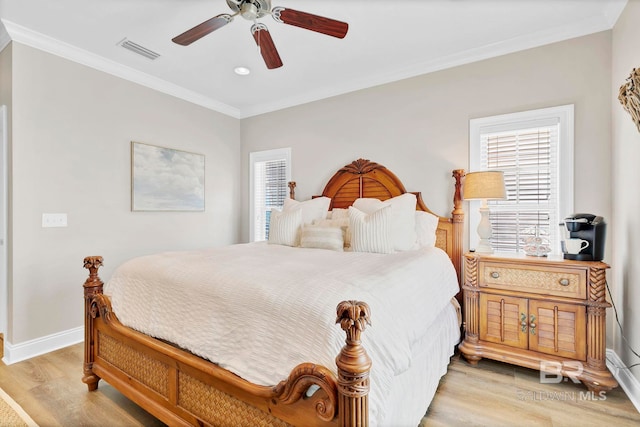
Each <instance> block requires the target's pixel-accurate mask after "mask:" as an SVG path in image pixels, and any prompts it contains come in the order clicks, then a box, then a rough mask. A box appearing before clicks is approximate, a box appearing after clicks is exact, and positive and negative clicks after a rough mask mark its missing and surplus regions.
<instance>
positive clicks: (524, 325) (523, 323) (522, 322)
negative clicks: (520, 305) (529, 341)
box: [520, 313, 529, 333]
mask: <svg viewBox="0 0 640 427" xmlns="http://www.w3.org/2000/svg"><path fill="white" fill-rule="evenodd" d="M520 326H521V330H522V332H525V333H526V332H527V326H529V325H528V324H527V315H526V314H524V313H520Z"/></svg>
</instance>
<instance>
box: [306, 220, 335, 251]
mask: <svg viewBox="0 0 640 427" xmlns="http://www.w3.org/2000/svg"><path fill="white" fill-rule="evenodd" d="M300 247H302V248H318V249H330V250H332V251H339V252H342V251H343V250H344V249H343V248H344V240H343V238H342V229H341V228H340V227H326V226H322V225H304V226H303V227H302V233H301V235H300Z"/></svg>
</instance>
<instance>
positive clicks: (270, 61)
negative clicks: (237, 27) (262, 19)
mask: <svg viewBox="0 0 640 427" xmlns="http://www.w3.org/2000/svg"><path fill="white" fill-rule="evenodd" d="M251 34H253V38H254V40H255V41H256V44H257V45H258V47H259V48H260V53H261V54H262V59H264V63H265V64H267V68H268V69H270V70H273V69H274V68H280V67H282V60H281V59H280V55H279V54H278V50H277V49H276V45H275V44H273V39H272V38H271V34H269V30H268V29H267V26H266V25H264V24H253V25H252V26H251Z"/></svg>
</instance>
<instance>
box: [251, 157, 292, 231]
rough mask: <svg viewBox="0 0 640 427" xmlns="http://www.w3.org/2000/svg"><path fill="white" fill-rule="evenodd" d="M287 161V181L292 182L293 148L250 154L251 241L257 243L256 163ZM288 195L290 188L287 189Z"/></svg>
mask: <svg viewBox="0 0 640 427" xmlns="http://www.w3.org/2000/svg"><path fill="white" fill-rule="evenodd" d="M282 159H284V160H285V161H286V172H285V175H286V181H287V183H289V182H290V181H291V148H274V149H271V150H262V151H252V152H250V153H249V241H250V242H255V241H256V240H255V235H256V230H255V224H256V221H255V208H256V203H255V182H254V180H255V172H254V171H255V165H256V163H262V162H268V161H275V160H282ZM287 194H288V188H287Z"/></svg>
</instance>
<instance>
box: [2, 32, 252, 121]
mask: <svg viewBox="0 0 640 427" xmlns="http://www.w3.org/2000/svg"><path fill="white" fill-rule="evenodd" d="M1 22H2V24H3V26H4V29H5V31H4V33H8V36H9V39H10V40H13V41H15V42H19V43H21V44H24V45H27V46H30V47H33V48H36V49H39V50H42V51H44V52H48V53H51V54H53V55H56V56H59V57H62V58H65V59H68V60H70V61H73V62H76V63H79V64H82V65H86V66H87V67H91V68H93V69H96V70H99V71H103V72H105V73H108V74H111V75H114V76H116V77H120V78H122V79H125V80H128V81H131V82H134V83H137V84H139V85H142V86H145V87H148V88H150V89H154V90H157V91H158V92H162V93H166V94H167V95H171V96H175V97H176V98H180V99H183V100H185V101H188V102H191V103H193V104H196V105H200V106H202V107H205V108H208V109H210V110H213V111H217V112H219V113H223V114H226V115H228V116H231V117H235V118H240V110H239V109H237V108H234V107H231V106H229V105H227V104H224V103H222V102H219V101H216V100H214V99H211V98H209V97H206V96H203V95H202V94H199V93H197V92H194V91H191V90H188V89H185V88H183V87H181V86H178V85H176V84H173V83H170V82H167V81H166V80H162V79H160V78H158V77H154V76H152V75H149V74H147V73H143V72H141V71H138V70H135V69H133V68H131V67H127V66H125V65H122V64H119V63H117V62H115V61H112V60H110V59H107V58H104V57H102V56H100V55H96V54H94V53H91V52H89V51H86V50H84V49H80V48H78V47H76V46H73V45H70V44H68V43H65V42H62V41H60V40H56V39H54V38H52V37H49V36H46V35H44V34H41V33H38V32H36V31H32V30H30V29H28V28H26V27H23V26H21V25H18V24H15V23H13V22H11V21H7V20H1ZM3 40H4V38H3V34H2V31H0V43H1V42H2V41H3ZM7 43H8V42H7ZM0 46H2V45H1V44H0ZM0 50H1V49H0Z"/></svg>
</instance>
